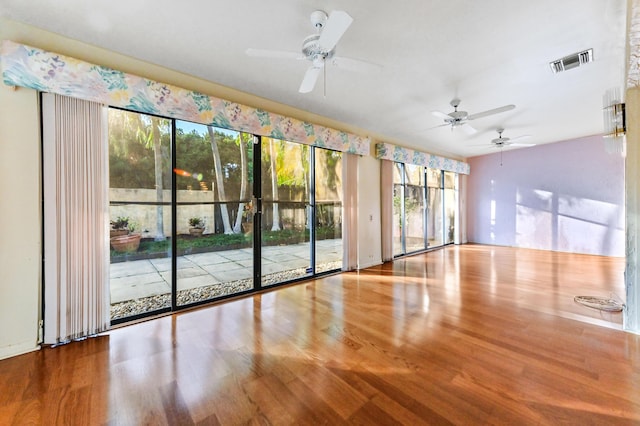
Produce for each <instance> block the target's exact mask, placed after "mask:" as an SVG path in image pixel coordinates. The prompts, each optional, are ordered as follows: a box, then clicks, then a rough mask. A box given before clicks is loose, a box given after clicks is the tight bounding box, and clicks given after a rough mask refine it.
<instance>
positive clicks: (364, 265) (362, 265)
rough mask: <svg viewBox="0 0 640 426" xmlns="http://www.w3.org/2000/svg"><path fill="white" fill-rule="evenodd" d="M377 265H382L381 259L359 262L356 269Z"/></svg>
mask: <svg viewBox="0 0 640 426" xmlns="http://www.w3.org/2000/svg"><path fill="white" fill-rule="evenodd" d="M378 265H382V261H380V260H374V261H371V262H367V263H359V264H358V267H357V270H360V269H366V268H370V267H372V266H378Z"/></svg>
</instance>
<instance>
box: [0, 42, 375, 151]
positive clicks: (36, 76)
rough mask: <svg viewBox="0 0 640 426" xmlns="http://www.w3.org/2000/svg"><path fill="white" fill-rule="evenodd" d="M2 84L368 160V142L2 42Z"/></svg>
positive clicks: (191, 92) (250, 108) (365, 139)
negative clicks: (304, 145)
mask: <svg viewBox="0 0 640 426" xmlns="http://www.w3.org/2000/svg"><path fill="white" fill-rule="evenodd" d="M0 60H1V62H2V75H3V79H4V83H5V84H7V85H9V86H22V87H28V88H31V89H35V90H39V91H42V92H50V93H56V94H59V95H65V96H70V97H75V98H80V99H85V100H89V101H93V102H99V103H102V104H105V105H111V106H116V107H120V108H126V109H131V110H134V111H138V112H143V113H148V114H156V115H161V116H164V117H171V118H176V119H180V120H186V121H193V122H196V123H201V124H206V125H213V126H216V127H223V128H226V129H232V130H239V131H243V132H248V133H253V134H257V135H261V136H269V137H272V138H276V139H284V140H288V141H293V142H299V143H304V144H307V145H315V146H319V147H323V148H329V149H333V150H336V151H343V152H349V153H353V154H360V155H369V143H370V141H369V138H365V137H362V136H358V135H354V134H350V133H346V132H341V131H339V130H335V129H331V128H328V127H323V126H319V125H317V124H312V123H307V122H305V121H301V120H297V119H295V118H290V117H285V116H282V115H278V114H274V113H271V112H268V111H264V110H261V109H257V108H252V107H249V106H246V105H241V104H238V103H235V102H230V101H226V100H224V99H219V98H215V97H213V96H208V95H205V94H202V93H198V92H193V91H190V90H186V89H182V88H179V87H176V86H172V85H169V84H164V83H159V82H156V81H152V80H148V79H145V78H142V77H138V76H135V75H131V74H127V73H124V72H121V71H117V70H114V69H110V68H106V67H103V66H100V65H94V64H90V63H88V62H84V61H81V60H78V59H74V58H71V57H68V56H63V55H59V54H57V53H51V52H47V51H44V50H41V49H38V48H35V47H30V46H26V45H23V44H18V43H15V42H12V41H9V40H4V41H3V42H2V45H0Z"/></svg>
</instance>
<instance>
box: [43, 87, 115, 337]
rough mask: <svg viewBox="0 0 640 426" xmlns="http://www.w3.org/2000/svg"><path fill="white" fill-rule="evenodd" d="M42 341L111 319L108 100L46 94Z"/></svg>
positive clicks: (83, 332)
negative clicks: (102, 101)
mask: <svg viewBox="0 0 640 426" xmlns="http://www.w3.org/2000/svg"><path fill="white" fill-rule="evenodd" d="M42 108H43V163H44V164H43V175H44V188H43V190H44V218H45V219H44V256H45V265H44V274H45V275H44V282H45V291H44V321H45V324H44V329H45V333H44V343H46V344H56V343H61V342H66V341H69V340H71V339H79V338H83V337H86V336H89V335H92V334H96V333H99V332H101V331H104V330H106V329H107V328H108V327H109V321H110V315H109V305H110V303H109V240H108V235H109V234H108V232H109V224H108V209H109V204H108V203H109V197H108V188H109V174H108V143H107V117H106V108H104V107H102V106H101V105H100V104H97V103H93V102H88V101H83V100H80V99H75V98H68V97H65V96H60V95H52V94H44V95H43V105H42Z"/></svg>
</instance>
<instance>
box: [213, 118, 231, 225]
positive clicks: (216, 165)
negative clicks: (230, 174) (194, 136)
mask: <svg viewBox="0 0 640 426" xmlns="http://www.w3.org/2000/svg"><path fill="white" fill-rule="evenodd" d="M207 130H208V131H209V138H210V139H211V151H213V170H214V172H215V175H216V186H217V187H218V199H219V200H220V201H221V202H222V203H221V204H220V214H221V216H222V225H223V227H224V233H225V234H233V229H231V222H230V221H229V211H228V209H227V204H226V201H227V196H226V194H225V193H224V180H223V175H222V162H221V161H220V151H219V150H218V142H217V141H216V135H215V131H214V130H213V127H211V126H207Z"/></svg>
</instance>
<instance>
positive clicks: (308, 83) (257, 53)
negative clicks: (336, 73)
mask: <svg viewBox="0 0 640 426" xmlns="http://www.w3.org/2000/svg"><path fill="white" fill-rule="evenodd" d="M352 22H353V18H352V17H351V16H349V14H348V13H347V12H344V11H341V10H334V11H333V12H331V13H330V14H329V15H327V14H326V13H325V12H323V11H322V10H316V11H315V12H313V13H312V14H311V24H312V25H313V27H314V28H315V29H316V33H315V34H312V35H310V36H308V37H307V38H305V39H304V41H303V42H302V52H301V53H299V52H288V51H280V50H267V49H252V48H249V49H247V50H246V51H245V53H246V54H247V55H249V56H252V57H261V58H284V59H306V60H308V61H309V62H311V66H310V67H309V68H308V69H307V72H306V73H305V75H304V78H303V79H302V83H301V84H300V88H299V89H298V91H299V92H300V93H309V92H311V91H312V90H313V88H314V87H315V85H316V81H317V80H318V77H319V76H320V73H321V72H322V71H323V70H324V72H325V82H326V67H325V65H326V64H327V62H330V63H331V64H333V65H335V66H337V67H339V68H343V69H346V70H350V71H364V72H367V71H379V70H380V69H381V68H382V67H381V66H380V65H377V64H372V63H370V62H366V61H361V60H359V59H353V58H345V57H340V56H335V48H336V45H337V44H338V41H339V40H340V38H342V36H343V35H344V33H345V32H346V31H347V29H348V28H349V26H350V25H351V23H352Z"/></svg>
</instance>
